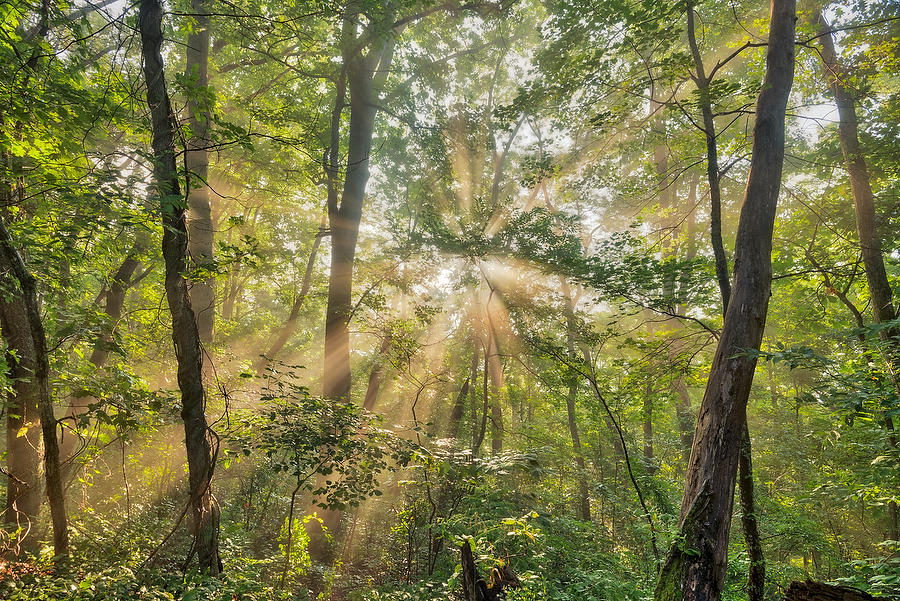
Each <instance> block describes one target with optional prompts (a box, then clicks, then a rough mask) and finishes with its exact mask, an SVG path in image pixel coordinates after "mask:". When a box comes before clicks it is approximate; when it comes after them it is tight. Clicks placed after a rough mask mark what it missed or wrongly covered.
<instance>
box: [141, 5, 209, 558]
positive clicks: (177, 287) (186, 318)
mask: <svg viewBox="0 0 900 601" xmlns="http://www.w3.org/2000/svg"><path fill="white" fill-rule="evenodd" d="M138 25H139V28H140V33H141V44H142V53H143V59H144V77H145V79H146V83H147V104H148V105H149V107H150V113H151V118H152V126H153V158H154V165H153V179H154V185H155V190H154V192H155V194H157V195H158V197H159V202H160V209H161V213H162V223H163V242H162V253H163V259H164V261H165V265H166V275H165V289H166V300H167V301H168V304H169V311H170V312H171V314H172V341H173V343H174V344H175V358H176V360H177V362H178V388H179V389H180V390H181V407H182V408H181V418H182V420H183V421H184V434H185V447H186V449H187V460H188V480H189V485H190V500H189V503H190V507H189V509H190V515H191V530H192V533H193V536H194V548H195V550H196V552H197V557H198V559H199V562H200V569H201V570H203V571H205V572H208V573H209V574H211V575H217V574H218V573H219V572H220V571H221V569H222V566H221V560H220V559H219V511H218V508H217V506H216V503H215V501H214V499H213V496H212V490H211V487H210V482H211V480H212V476H213V470H214V468H215V459H216V458H215V451H214V448H213V444H212V436H213V433H212V432H211V430H210V429H209V427H208V425H207V423H206V395H205V391H204V389H203V356H202V354H201V349H200V335H199V332H198V330H197V320H196V318H195V316H194V312H193V310H192V309H191V300H190V295H189V294H188V282H187V280H186V279H185V277H184V271H185V268H186V266H187V258H188V257H187V252H188V236H187V227H186V223H185V221H186V220H185V217H186V211H185V208H184V204H183V202H184V199H183V197H182V196H181V192H180V186H179V182H178V172H177V170H176V166H175V137H174V125H175V115H174V114H173V112H172V106H171V104H170V101H169V95H168V92H167V91H166V80H165V74H164V71H163V60H162V54H161V53H160V49H161V46H162V41H163V37H162V6H161V5H160V2H159V0H141V3H140V13H139V16H138Z"/></svg>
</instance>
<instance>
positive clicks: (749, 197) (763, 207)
mask: <svg viewBox="0 0 900 601" xmlns="http://www.w3.org/2000/svg"><path fill="white" fill-rule="evenodd" d="M795 21H796V16H795V3H794V1H793V0H773V2H772V4H771V21H770V25H769V45H768V50H767V54H766V75H765V79H764V81H763V88H762V91H761V92H760V95H759V99H758V101H757V105H756V123H755V125H754V130H753V133H754V137H753V154H752V158H751V166H750V175H749V178H748V180H747V189H746V192H745V195H744V206H743V208H742V209H741V218H740V223H739V226H738V233H737V239H736V245H735V268H734V288H733V290H732V293H731V299H730V301H729V306H728V311H727V312H726V314H725V325H724V328H723V330H722V335H721V337H720V340H719V344H718V347H717V348H716V353H715V356H714V358H713V363H712V367H711V368H710V374H709V380H708V382H707V386H706V392H705V394H704V396H703V401H702V403H701V407H700V412H699V414H698V419H697V428H696V433H695V435H694V445H693V449H692V451H691V459H690V462H689V463H688V468H687V474H686V479H685V491H684V497H683V499H682V504H681V514H680V519H679V535H678V538H677V540H676V541H675V543H674V544H673V545H672V547H671V549H670V551H669V554H668V556H667V558H666V561H665V563H664V565H663V567H662V570H661V572H660V577H659V583H658V584H657V588H656V593H655V598H656V599H657V601H663V600H666V601H668V600H673V599H679V598H681V599H685V600H690V601H701V600H702V601H707V600H710V601H717V600H718V599H719V597H720V594H721V591H722V586H723V582H724V578H725V568H726V560H727V555H728V535H729V531H730V528H731V509H732V504H733V501H734V486H735V477H736V473H737V467H738V460H739V457H740V452H741V445H740V440H741V430H742V428H743V427H744V424H745V422H746V410H747V400H748V398H749V395H750V385H751V383H752V381H753V373H754V371H755V368H756V361H757V359H756V356H755V355H754V354H753V351H754V350H758V349H759V348H760V344H761V342H762V336H763V331H764V329H765V322H766V313H767V310H768V304H769V294H770V289H771V281H772V258H771V252H772V233H773V228H774V223H775V210H776V206H777V201H778V193H779V189H780V187H781V172H782V167H783V164H784V139H785V111H786V107H787V101H788V96H789V94H790V90H791V85H792V83H793V74H794V27H795Z"/></svg>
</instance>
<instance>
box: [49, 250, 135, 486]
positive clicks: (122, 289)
mask: <svg viewBox="0 0 900 601" xmlns="http://www.w3.org/2000/svg"><path fill="white" fill-rule="evenodd" d="M141 252H143V245H142V244H141V243H140V242H136V243H135V244H134V246H133V247H132V249H131V250H130V251H129V252H128V256H127V257H125V260H124V261H122V263H121V265H119V268H118V269H117V270H116V273H115V274H113V277H112V280H111V281H110V284H109V290H108V291H107V293H106V303H105V305H104V309H103V311H104V313H105V314H106V319H107V323H106V325H104V327H103V330H102V331H101V333H100V335H99V336H98V337H97V340H96V341H95V342H94V349H93V350H92V351H91V357H90V362H91V364H92V365H93V366H94V367H95V368H96V369H101V368H102V367H103V366H105V365H106V362H107V360H108V359H109V352H110V347H111V345H112V343H113V340H114V335H115V330H116V324H117V322H118V321H119V320H120V319H121V318H122V310H123V309H124V308H125V293H126V291H127V290H128V286H129V285H130V283H131V278H132V277H133V276H134V272H135V270H137V268H138V266H139V265H140V264H141V262H140V261H139V260H138V259H137V256H138V255H139V254H140V253H141ZM93 398H94V397H92V396H91V395H90V394H89V393H87V392H86V391H82V392H81V393H79V394H77V395H75V396H73V397H72V398H71V399H70V400H69V407H68V408H67V409H66V416H65V417H64V418H63V420H64V422H63V426H64V427H63V428H62V438H61V440H60V442H59V456H60V460H61V462H62V465H63V472H64V475H65V479H68V478H69V476H70V475H71V474H72V470H73V463H74V459H75V453H76V449H75V441H76V436H77V425H78V424H77V422H78V420H79V418H80V416H81V415H82V414H84V413H85V412H86V411H87V410H88V405H89V404H90V402H91V401H92V400H93ZM66 421H67V422H69V423H68V424H66V423H65V422H66ZM66 430H69V431H68V432H67V431H66Z"/></svg>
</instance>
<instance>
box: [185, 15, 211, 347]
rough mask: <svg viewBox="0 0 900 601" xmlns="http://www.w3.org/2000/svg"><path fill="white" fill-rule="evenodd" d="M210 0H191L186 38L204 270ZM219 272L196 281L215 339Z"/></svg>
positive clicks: (204, 334)
mask: <svg viewBox="0 0 900 601" xmlns="http://www.w3.org/2000/svg"><path fill="white" fill-rule="evenodd" d="M208 2H209V0H191V7H192V9H193V12H194V15H193V18H194V24H193V26H192V27H191V30H190V33H189V34H188V38H187V47H186V49H185V57H186V61H185V62H186V66H185V72H184V77H185V80H186V81H188V82H189V85H190V90H189V94H188V99H187V108H188V124H189V125H190V128H191V135H190V138H188V140H187V148H186V149H185V165H186V166H187V169H188V172H189V174H190V176H189V177H188V178H187V180H186V181H187V184H186V185H187V188H188V192H187V204H188V210H189V214H188V253H190V257H191V260H192V261H193V263H194V264H195V265H196V266H198V267H200V269H201V270H203V269H206V270H210V269H211V267H212V262H213V242H214V238H215V232H214V226H213V219H212V210H211V207H210V200H209V192H210V188H209V183H208V180H209V146H210V136H209V130H210V127H209V126H210V121H211V118H212V105H213V102H214V100H213V97H212V93H211V91H210V88H209V34H210V32H209V28H210V15H209V7H208ZM215 282H216V280H215V278H214V277H211V276H207V277H204V278H200V279H198V280H195V281H193V282H192V283H191V289H190V293H191V306H193V307H195V308H196V309H195V313H196V316H197V328H198V330H199V332H200V341H201V342H202V343H204V344H209V343H211V342H212V340H213V329H214V326H215V320H216V288H215Z"/></svg>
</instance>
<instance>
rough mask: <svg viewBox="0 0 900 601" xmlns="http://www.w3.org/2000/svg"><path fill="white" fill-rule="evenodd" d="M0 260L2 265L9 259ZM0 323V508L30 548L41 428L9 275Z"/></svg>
mask: <svg viewBox="0 0 900 601" xmlns="http://www.w3.org/2000/svg"><path fill="white" fill-rule="evenodd" d="M0 260H2V268H3V271H4V272H6V273H9V265H8V263H7V262H6V260H5V258H4V257H2V256H0ZM2 282H3V284H2V287H3V291H4V292H3V294H2V295H0V324H2V328H3V340H4V342H5V343H6V348H7V353H6V364H7V365H8V367H9V373H7V378H8V379H9V381H10V382H11V383H12V390H11V391H10V393H9V395H8V396H7V401H6V471H7V473H6V477H7V485H6V513H5V514H4V518H3V522H4V523H5V524H6V525H8V526H9V527H10V528H11V530H16V529H20V528H21V532H20V534H19V537H18V538H19V546H21V548H22V549H23V550H26V551H36V550H37V548H38V546H37V538H36V537H35V532H36V529H37V520H38V517H39V515H40V511H41V430H40V428H39V424H40V417H39V414H38V396H39V391H38V384H37V382H36V381H35V380H34V378H33V375H34V373H35V363H36V360H35V352H34V343H33V342H32V340H31V331H30V330H29V329H28V316H27V313H26V310H25V303H24V302H23V301H22V299H21V297H19V296H11V295H10V292H8V291H12V290H15V289H16V287H17V286H16V284H15V282H14V280H13V278H11V277H8V276H6V277H4V278H3V280H2Z"/></svg>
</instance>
